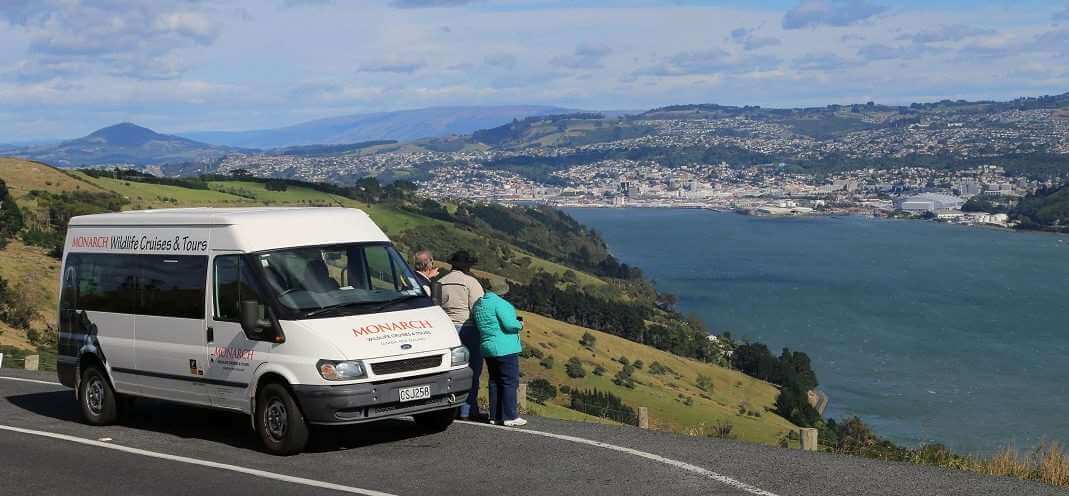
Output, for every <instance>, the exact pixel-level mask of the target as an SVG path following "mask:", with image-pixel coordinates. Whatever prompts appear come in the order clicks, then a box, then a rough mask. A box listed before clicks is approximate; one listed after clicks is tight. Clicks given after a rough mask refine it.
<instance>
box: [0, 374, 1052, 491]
mask: <svg viewBox="0 0 1069 496" xmlns="http://www.w3.org/2000/svg"><path fill="white" fill-rule="evenodd" d="M11 378H17V379H23V380H12V379H11ZM27 379H28V380H29V381H43V382H29V381H27ZM54 381H55V377H54V376H53V374H51V373H34V372H24V371H17V370H11V369H4V370H3V371H2V372H0V398H2V399H0V467H3V468H2V470H0V474H2V476H0V494H5V495H7V494H12V495H14V494H62V493H71V492H77V493H85V492H87V491H88V492H90V493H91V494H138V495H141V494H191V495H193V494H195V495H198V496H200V495H203V494H208V493H219V492H225V493H226V494H228V495H234V496H240V495H245V494H248V495H257V496H260V495H263V494H281V493H285V494H344V493H356V494H368V495H376V496H377V495H380V494H385V495H422V494H463V495H482V494H488V495H516V494H522V495H533V494H553V495H561V494H582V495H583V496H596V495H603V494H604V495H622V494H665V495H673V496H677V495H688V494H701V495H737V496H747V495H764V496H787V495H814V496H818V495H819V496H830V495H844V496H845V495H850V496H853V495H903V496H910V495H969V496H983V495H1014V496H1026V495H1054V494H1065V495H1069V491H1063V490H1058V489H1055V488H1051V487H1048V486H1044V485H1040V484H1035V483H1029V482H1020V481H1015V480H1010V479H1004V478H993V477H981V476H977V475H973V474H968V473H962V472H954V471H946V470H942V469H937V468H931V467H921V466H914V465H909V464H902V463H884V462H876V461H872V460H865V459H859V458H854V457H845V456H836V455H828V454H818V453H805V452H801V451H797V450H786V449H778V448H768V447H763V446H756V445H750V444H745V443H736V442H729V441H720V440H713V439H702V438H692V437H684V436H676V435H671V434H664V433H656V432H646V431H642V430H639V429H635V428H627V427H610V426H600V425H592V424H582V423H572V422H562V421H555V420H551V419H542V418H531V419H529V420H531V423H530V424H528V426H527V427H525V428H523V429H508V428H502V427H492V426H487V425H477V424H466V423H457V424H454V426H453V427H451V428H450V429H449V430H448V431H446V432H444V433H440V434H423V433H421V432H420V431H419V430H417V429H416V428H415V427H414V425H413V424H411V423H410V422H408V421H405V420H396V421H385V422H380V423H375V424H366V425H364V426H358V427H353V428H346V429H327V430H321V431H317V432H315V434H314V436H313V438H312V442H311V444H310V447H309V451H308V452H306V453H303V454H300V455H297V456H292V457H285V458H283V457H275V456H272V455H268V454H265V453H262V452H260V451H259V450H258V442H257V439H256V436H255V434H254V433H253V432H252V430H251V428H250V427H249V421H248V419H247V417H244V416H241V415H235V414H230V413H225V412H217V411H211V410H203V409H197V408H192V407H186V406H181V405H175V404H170V403H163V402H157V401H151V400H138V401H137V403H135V409H134V412H133V413H132V415H130V416H129V418H128V419H126V420H125V422H124V423H123V424H122V425H116V426H111V427H91V426H88V425H85V424H82V423H81V422H80V421H79V419H78V405H77V403H76V402H75V400H74V395H73V393H72V392H71V391H70V390H69V389H66V388H63V387H62V386H59V385H56V384H49V383H51V382H54Z"/></svg>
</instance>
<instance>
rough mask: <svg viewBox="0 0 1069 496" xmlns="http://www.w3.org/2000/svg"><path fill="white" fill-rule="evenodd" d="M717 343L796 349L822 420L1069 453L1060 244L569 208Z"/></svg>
mask: <svg viewBox="0 0 1069 496" xmlns="http://www.w3.org/2000/svg"><path fill="white" fill-rule="evenodd" d="M568 212H569V213H570V214H571V215H573V216H574V217H576V218H577V219H578V220H580V221H581V222H583V223H584V224H587V225H589V226H591V227H593V228H594V229H596V230H597V231H598V232H599V233H601V235H602V237H603V238H604V239H605V240H606V242H607V243H608V244H609V247H610V249H611V250H612V251H613V253H614V254H615V255H616V256H617V257H618V258H620V259H621V260H622V261H624V262H626V263H628V264H633V265H637V266H639V267H641V268H642V269H643V271H645V273H646V275H647V276H648V277H649V278H651V279H653V280H654V281H655V282H656V285H657V287H658V289H659V290H661V291H664V292H669V293H673V294H675V295H677V296H678V297H679V307H680V309H681V310H683V311H684V312H694V313H696V314H698V315H699V316H700V317H702V319H703V320H704V321H705V322H706V323H707V324H708V325H709V327H710V328H712V329H714V330H715V331H716V332H723V331H730V332H731V333H732V334H733V335H734V336H736V337H743V338H749V339H750V340H753V341H760V342H764V343H766V344H768V345H769V347H770V348H771V349H772V350H773V352H775V353H777V354H778V352H779V350H780V349H781V348H783V347H789V348H791V349H797V350H801V351H805V352H806V353H808V354H809V355H810V357H811V358H812V360H813V363H814V367H815V369H816V371H817V374H818V378H819V380H820V383H821V386H820V387H821V389H823V390H824V391H826V392H827V393H828V395H829V396H830V398H831V403H830V406H829V408H828V411H827V412H826V415H828V416H831V417H834V418H843V417H847V416H853V415H857V416H859V417H861V418H862V419H863V420H864V421H865V422H867V423H869V424H870V425H872V426H873V428H874V429H875V430H876V431H877V432H878V433H879V434H881V435H883V436H886V437H888V438H890V439H892V440H894V441H896V442H900V443H903V444H907V445H917V444H920V443H923V442H941V443H943V444H946V445H948V446H950V447H952V448H954V449H955V450H959V451H962V452H967V453H979V454H990V453H991V452H993V451H994V450H997V449H998V448H1000V447H1002V446H1004V445H1006V444H1007V443H1011V442H1012V443H1014V444H1015V445H1016V446H1017V447H1019V448H1028V447H1031V446H1034V445H1036V444H1037V443H1038V442H1039V441H1041V440H1043V439H1050V440H1058V441H1061V442H1062V443H1063V444H1064V443H1069V325H1067V323H1069V236H1056V235H1049V234H1042V233H1022V232H1011V231H1003V230H993V229H984V228H969V227H961V226H951V225H943V224H936V223H931V222H920V221H896V220H879V219H870V218H863V217H843V218H835V217H803V218H798V217H792V218H770V217H748V216H742V215H737V214H730V213H717V212H710V211H703V210H669V209H569V210H568Z"/></svg>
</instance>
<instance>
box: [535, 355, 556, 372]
mask: <svg viewBox="0 0 1069 496" xmlns="http://www.w3.org/2000/svg"><path fill="white" fill-rule="evenodd" d="M538 364H539V365H541V366H542V367H544V368H546V369H547V370H548V369H552V368H553V365H554V360H553V355H546V357H545V358H543V359H542V361H540V362H538Z"/></svg>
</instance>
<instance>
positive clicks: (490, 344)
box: [472, 291, 527, 427]
mask: <svg viewBox="0 0 1069 496" xmlns="http://www.w3.org/2000/svg"><path fill="white" fill-rule="evenodd" d="M472 318H473V320H475V324H476V325H477V326H478V327H479V338H480V349H481V350H482V352H483V356H484V357H486V368H487V370H488V371H489V373H490V384H489V388H490V422H491V423H495V424H497V425H507V426H510V427H518V426H521V425H526V424H527V421H526V420H524V419H522V418H520V416H519V413H518V412H517V411H516V388H517V386H518V385H519V383H520V360H519V357H520V351H521V350H522V349H523V348H522V346H521V345H520V331H521V330H523V322H522V321H520V319H519V317H517V316H516V308H515V307H513V306H512V304H511V303H509V302H508V301H505V299H504V298H502V297H500V296H498V295H497V293H494V292H492V291H491V292H487V293H486V294H485V295H484V296H483V297H482V298H481V299H479V301H478V302H477V303H475V308H473V309H472Z"/></svg>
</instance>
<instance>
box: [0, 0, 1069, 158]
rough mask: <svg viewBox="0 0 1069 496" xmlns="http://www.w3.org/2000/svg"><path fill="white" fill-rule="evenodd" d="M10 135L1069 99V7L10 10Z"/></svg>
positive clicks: (849, 1) (211, 4) (248, 5)
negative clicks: (358, 116)
mask: <svg viewBox="0 0 1069 496" xmlns="http://www.w3.org/2000/svg"><path fill="white" fill-rule="evenodd" d="M0 47H3V50H0V143H3V142H12V141H20V140H29V139H39V138H65V137H75V136H80V135H83V134H86V133H88V132H90V131H92V130H94V129H96V128H99V127H103V126H106V125H109V124H113V123H116V122H120V121H133V122H137V123H139V124H143V125H146V126H149V127H152V128H154V129H157V130H160V131H163V132H182V131H190V130H236V129H250V128H264V127H276V126H282V125H287V124H292V123H296V122H299V121H303V120H309V119H314V118H319V117H328V116H335V115H344V114H349V113H359V112H371V111H383V110H396V109H405V108H417V107H426V106H444V105H490V104H551V105H561V106H567V107H572V108H582V109H643V108H650V107H655V106H662V105H669V104H679V103H699V102H701V103H704V102H711V103H721V104H728V105H747V104H753V105H764V106H805V105H825V104H829V103H849V102H864V101H869V100H874V101H877V102H881V103H892V104H897V103H910V102H913V101H930V100H938V99H943V98H953V99H958V98H964V99H981V98H983V99H1010V98H1014V97H1017V96H1026V95H1040V94H1052V93H1062V92H1066V91H1069V1H1053V2H1035V1H1028V0H1024V1H1016V2H1008V1H999V2H978V1H964V0H945V1H939V0H928V1H917V0H908V1H899V2H890V1H884V0H780V1H771V2H753V1H711V0H709V1H700V0H675V1H655V0H618V1H614V2H609V1H595V0H577V1H566V0H546V1H538V0H481V1H480V0H333V1H331V0H261V1H251V0H231V1H226V0H217V1H207V0H3V1H0Z"/></svg>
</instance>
